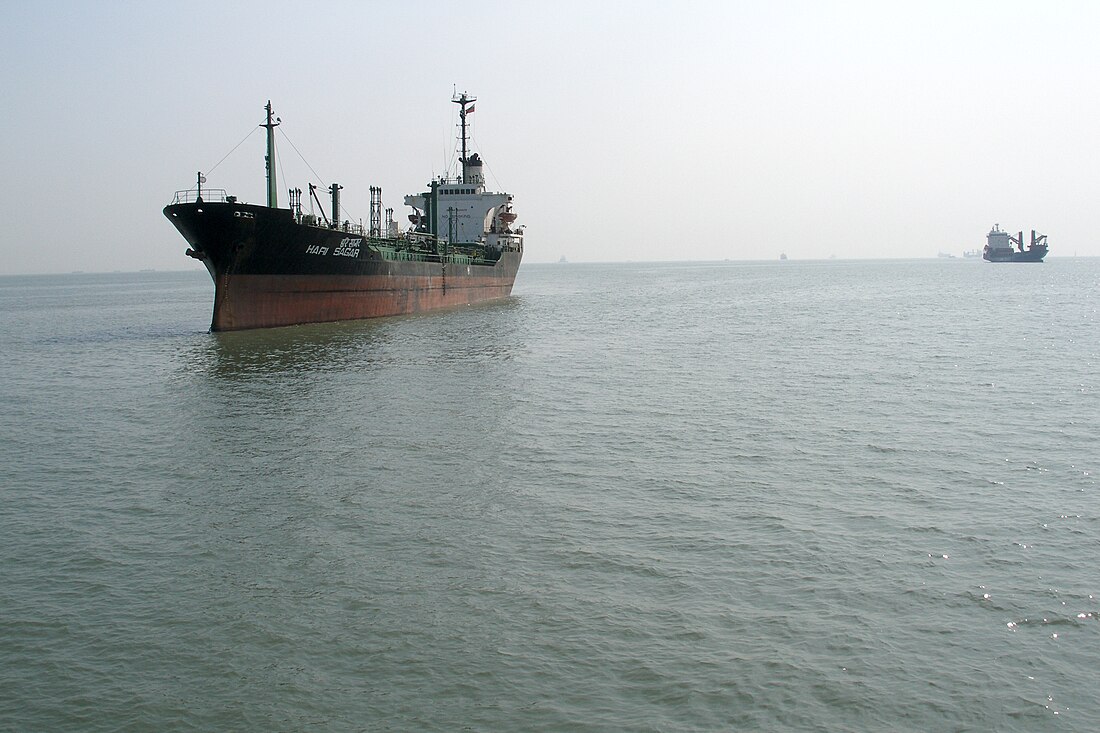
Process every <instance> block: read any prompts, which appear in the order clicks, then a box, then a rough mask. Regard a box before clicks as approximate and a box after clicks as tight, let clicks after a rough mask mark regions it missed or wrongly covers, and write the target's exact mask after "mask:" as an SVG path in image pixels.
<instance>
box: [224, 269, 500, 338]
mask: <svg viewBox="0 0 1100 733" xmlns="http://www.w3.org/2000/svg"><path fill="white" fill-rule="evenodd" d="M504 257H505V258H509V259H515V260H516V262H515V264H514V265H512V266H509V263H507V262H501V263H498V264H497V266H496V267H477V266H472V265H454V264H448V265H447V267H446V268H443V267H441V266H440V264H439V263H419V262H417V263H411V262H410V263H394V264H400V265H403V266H404V267H405V269H410V270H412V269H422V270H427V269H434V270H435V271H436V272H435V274H425V273H409V274H397V273H393V274H377V275H243V274H232V275H231V274H228V273H222V274H221V275H215V276H214V284H215V287H214V316H213V320H212V322H211V324H210V328H211V330H213V331H233V330H239V329H247V328H269V327H272V326H287V325H292V324H298V323H323V322H326V321H344V320H354V319H361V318H378V317H380V316H395V315H401V314H404V313H419V312H422V311H430V310H435V309H438V308H448V307H453V306H461V305H469V304H471V303H477V302H480V301H484V300H492V299H495V298H503V297H507V296H508V295H509V294H511V292H512V283H513V281H514V280H515V273H516V270H517V269H518V266H519V262H518V259H519V257H518V254H514V253H506V254H505V256H504ZM445 269H450V270H452V272H449V273H447V272H444V270H445ZM467 269H470V270H472V271H476V270H488V271H489V272H485V273H478V272H472V273H471V274H467V273H466V270H467ZM459 271H460V272H459Z"/></svg>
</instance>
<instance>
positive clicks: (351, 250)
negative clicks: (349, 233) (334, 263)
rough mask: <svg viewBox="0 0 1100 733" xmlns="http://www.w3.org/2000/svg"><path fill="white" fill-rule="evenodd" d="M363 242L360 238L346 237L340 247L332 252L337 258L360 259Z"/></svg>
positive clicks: (341, 241)
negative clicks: (360, 247) (360, 246)
mask: <svg viewBox="0 0 1100 733" xmlns="http://www.w3.org/2000/svg"><path fill="white" fill-rule="evenodd" d="M362 242H363V240H362V238H360V237H344V238H343V239H341V240H340V246H339V247H337V248H336V249H334V250H332V254H333V255H335V256H337V257H358V256H359V245H360V244H362Z"/></svg>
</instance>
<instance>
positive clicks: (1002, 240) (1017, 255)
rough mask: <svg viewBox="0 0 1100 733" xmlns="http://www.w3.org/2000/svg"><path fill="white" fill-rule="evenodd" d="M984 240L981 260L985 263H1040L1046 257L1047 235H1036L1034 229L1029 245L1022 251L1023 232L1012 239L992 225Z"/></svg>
mask: <svg viewBox="0 0 1100 733" xmlns="http://www.w3.org/2000/svg"><path fill="white" fill-rule="evenodd" d="M985 239H986V244H985V249H984V250H982V259H984V260H985V261H986V262H1042V261H1043V258H1044V257H1046V256H1047V251H1048V248H1047V235H1045V234H1039V235H1036V234H1035V230H1034V229H1032V230H1031V243H1030V244H1028V247H1027V249H1024V233H1023V232H1020V233H1019V234H1017V235H1016V236H1015V237H1014V236H1012V235H1011V234H1009V233H1008V232H1006V231H1003V230H1002V229H1001V227H1000V225H999V224H994V225H993V228H992V229H991V230H990V231H989V234H987V235H985ZM1013 245H1015V248H1013Z"/></svg>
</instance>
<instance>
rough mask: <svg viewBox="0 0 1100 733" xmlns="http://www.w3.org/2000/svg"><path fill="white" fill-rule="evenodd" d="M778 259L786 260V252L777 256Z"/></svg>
mask: <svg viewBox="0 0 1100 733" xmlns="http://www.w3.org/2000/svg"><path fill="white" fill-rule="evenodd" d="M779 259H781V260H785V259H787V253H786V252H783V253H781V254H780V255H779Z"/></svg>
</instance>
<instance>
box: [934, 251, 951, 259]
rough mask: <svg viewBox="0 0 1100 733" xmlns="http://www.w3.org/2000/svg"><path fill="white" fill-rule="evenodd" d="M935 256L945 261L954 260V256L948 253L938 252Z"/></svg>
mask: <svg viewBox="0 0 1100 733" xmlns="http://www.w3.org/2000/svg"><path fill="white" fill-rule="evenodd" d="M936 256H937V257H942V258H944V259H946V260H953V259H955V255H953V254H951V253H949V252H940V253H938V254H937V255H936Z"/></svg>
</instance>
